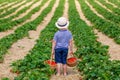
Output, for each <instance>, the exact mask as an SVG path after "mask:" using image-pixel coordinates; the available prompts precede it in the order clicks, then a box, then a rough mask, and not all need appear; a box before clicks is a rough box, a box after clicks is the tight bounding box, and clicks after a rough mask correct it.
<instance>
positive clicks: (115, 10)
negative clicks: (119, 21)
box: [98, 0, 120, 15]
mask: <svg viewBox="0 0 120 80" xmlns="http://www.w3.org/2000/svg"><path fill="white" fill-rule="evenodd" d="M98 1H99V2H100V3H101V4H103V5H104V6H106V7H107V8H108V9H110V10H111V11H112V12H113V13H114V14H117V15H120V9H119V8H116V7H113V6H112V5H111V4H108V3H107V2H106V1H105V0H98Z"/></svg>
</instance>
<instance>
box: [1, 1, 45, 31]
mask: <svg viewBox="0 0 120 80" xmlns="http://www.w3.org/2000/svg"><path fill="white" fill-rule="evenodd" d="M45 3H46V0H45V1H44V0H43V1H42V2H41V4H40V5H39V6H37V7H35V8H34V9H32V10H31V11H30V12H29V13H28V14H27V15H25V16H24V17H22V18H20V19H18V20H14V21H9V22H6V23H3V24H0V32H2V31H6V30H8V29H11V28H13V27H14V26H16V25H18V24H20V23H23V22H25V21H26V20H28V19H30V18H31V16H32V15H33V14H34V13H35V12H38V11H39V10H40V8H41V7H42V6H43V5H44V4H45Z"/></svg>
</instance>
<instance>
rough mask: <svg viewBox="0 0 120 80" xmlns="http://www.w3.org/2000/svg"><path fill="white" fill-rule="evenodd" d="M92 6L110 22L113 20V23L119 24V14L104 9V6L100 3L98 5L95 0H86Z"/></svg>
mask: <svg viewBox="0 0 120 80" xmlns="http://www.w3.org/2000/svg"><path fill="white" fill-rule="evenodd" d="M87 1H88V2H89V3H90V4H91V5H92V6H93V7H94V8H95V10H96V11H97V12H98V13H100V14H101V15H103V16H104V18H106V19H107V20H110V21H111V22H114V23H115V24H120V22H119V21H120V16H118V15H115V14H113V13H111V12H109V11H108V10H106V9H105V8H103V7H101V6H100V5H98V4H97V3H96V2H95V0H87Z"/></svg>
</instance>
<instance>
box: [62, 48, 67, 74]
mask: <svg viewBox="0 0 120 80" xmlns="http://www.w3.org/2000/svg"><path fill="white" fill-rule="evenodd" d="M67 55H68V49H64V50H63V54H62V64H63V74H64V76H66V75H67V64H66V63H67V62H66V60H67Z"/></svg>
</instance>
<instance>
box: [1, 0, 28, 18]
mask: <svg viewBox="0 0 120 80" xmlns="http://www.w3.org/2000/svg"><path fill="white" fill-rule="evenodd" d="M25 2H26V1H25V0H24V1H22V2H20V3H17V4H15V5H13V6H12V7H10V8H9V9H8V10H7V11H9V10H11V9H12V8H15V7H17V6H19V5H21V4H23V3H25ZM7 11H4V12H2V13H1V14H5V13H6V12H7ZM3 18H4V17H3ZM3 18H1V19H3Z"/></svg>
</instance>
